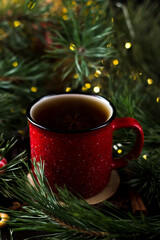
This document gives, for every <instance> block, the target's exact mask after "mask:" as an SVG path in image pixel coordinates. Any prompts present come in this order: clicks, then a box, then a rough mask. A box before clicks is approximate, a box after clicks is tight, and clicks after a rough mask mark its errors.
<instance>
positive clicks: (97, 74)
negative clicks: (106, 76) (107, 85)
mask: <svg viewBox="0 0 160 240" xmlns="http://www.w3.org/2000/svg"><path fill="white" fill-rule="evenodd" d="M99 75H101V71H100V70H98V69H97V70H96V72H95V74H94V76H95V77H99Z"/></svg>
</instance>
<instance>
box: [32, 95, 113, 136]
mask: <svg viewBox="0 0 160 240" xmlns="http://www.w3.org/2000/svg"><path fill="white" fill-rule="evenodd" d="M110 115H111V113H110V110H109V108H107V106H106V104H105V103H104V102H103V101H102V100H100V99H98V98H97V97H94V96H86V95H85V96H83V95H79V94H70V95H67V94H62V95H55V96H54V95H53V96H49V97H44V98H42V99H41V100H40V101H39V102H37V103H36V104H35V105H34V106H33V107H32V108H31V117H32V119H33V120H34V121H35V122H36V123H38V124H39V125H41V126H42V127H45V128H48V129H52V130H55V131H60V132H66V131H71V132H73V131H81V130H87V129H92V128H95V127H98V126H99V125H101V124H103V123H104V122H106V121H107V119H108V118H109V117H110Z"/></svg>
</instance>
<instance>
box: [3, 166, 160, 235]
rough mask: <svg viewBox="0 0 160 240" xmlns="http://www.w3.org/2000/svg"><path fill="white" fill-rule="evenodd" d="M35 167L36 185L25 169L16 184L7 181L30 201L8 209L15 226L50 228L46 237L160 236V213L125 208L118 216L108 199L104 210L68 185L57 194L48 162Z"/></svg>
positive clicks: (21, 228) (15, 193)
mask: <svg viewBox="0 0 160 240" xmlns="http://www.w3.org/2000/svg"><path fill="white" fill-rule="evenodd" d="M34 167H35V173H36V178H37V180H36V179H35V176H34V175H33V173H32V172H31V171H30V174H31V176H32V179H33V182H34V186H33V185H32V184H33V183H32V184H31V182H30V181H29V180H28V178H27V176H26V175H25V174H24V173H22V175H21V177H20V178H19V177H17V184H18V185H17V187H16V188H14V189H13V188H12V187H11V186H9V184H7V182H6V188H7V190H8V191H9V192H10V193H12V194H13V192H14V195H15V197H16V198H18V199H20V200H21V201H22V202H25V203H26V204H27V206H26V207H24V210H25V211H24V212H18V211H17V212H16V211H10V210H7V212H8V213H9V215H10V222H9V225H10V227H12V228H13V229H15V230H25V229H29V228H31V226H32V229H33V230H42V231H44V232H47V233H46V234H45V239H58V238H59V239H72V237H73V236H74V239H81V238H82V239H112V238H115V239H121V238H123V239H133V238H134V239H138V238H139V237H144V236H145V237H146V238H145V239H149V238H150V236H152V234H153V236H157V237H158V236H159V232H158V231H157V230H158V228H159V225H158V224H159V221H160V219H159V217H158V216H157V217H154V219H152V218H146V217H144V216H142V217H141V218H135V217H133V216H130V215H128V214H127V213H124V212H123V214H122V215H121V214H120V215H119V216H118V215H116V214H114V212H115V213H117V214H118V213H120V212H119V211H118V209H116V207H115V206H113V205H111V204H109V203H107V202H106V206H107V210H106V212H105V214H104V213H103V212H101V211H99V210H98V209H96V208H93V207H92V206H90V205H88V204H87V202H86V201H85V200H82V199H77V198H76V197H75V196H73V195H72V194H71V193H69V192H68V191H67V189H59V196H58V195H55V194H54V193H53V192H52V191H51V189H50V187H49V185H48V182H47V180H46V178H45V176H44V165H42V164H38V167H36V166H34ZM122 216H123V218H122ZM153 220H154V223H155V225H153V222H152V221H153ZM151 226H152V228H151ZM40 237H42V238H43V235H42V236H39V238H40Z"/></svg>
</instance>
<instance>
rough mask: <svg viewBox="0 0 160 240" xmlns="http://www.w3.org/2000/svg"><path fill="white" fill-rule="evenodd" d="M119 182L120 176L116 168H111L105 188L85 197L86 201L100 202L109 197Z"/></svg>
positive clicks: (91, 202)
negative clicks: (89, 196)
mask: <svg viewBox="0 0 160 240" xmlns="http://www.w3.org/2000/svg"><path fill="white" fill-rule="evenodd" d="M119 184H120V177H119V175H118V173H117V171H116V170H112V172H111V176H110V179H109V182H108V183H107V185H106V186H105V188H104V189H103V190H102V191H101V192H100V193H98V194H96V195H95V196H93V197H91V198H88V199H86V202H87V203H88V204H90V205H94V204H98V203H101V202H103V201H105V200H107V199H108V198H110V197H111V196H112V195H113V194H114V193H115V192H116V191H117V189H118V187H119Z"/></svg>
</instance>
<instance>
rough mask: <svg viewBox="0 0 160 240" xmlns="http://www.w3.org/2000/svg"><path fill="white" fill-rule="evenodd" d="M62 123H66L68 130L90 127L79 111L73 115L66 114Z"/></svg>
mask: <svg viewBox="0 0 160 240" xmlns="http://www.w3.org/2000/svg"><path fill="white" fill-rule="evenodd" d="M64 124H65V125H67V129H68V130H83V129H87V128H89V127H90V123H89V121H88V118H87V117H85V116H81V115H80V114H79V113H76V114H75V115H73V116H72V115H66V117H65V118H64Z"/></svg>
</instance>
